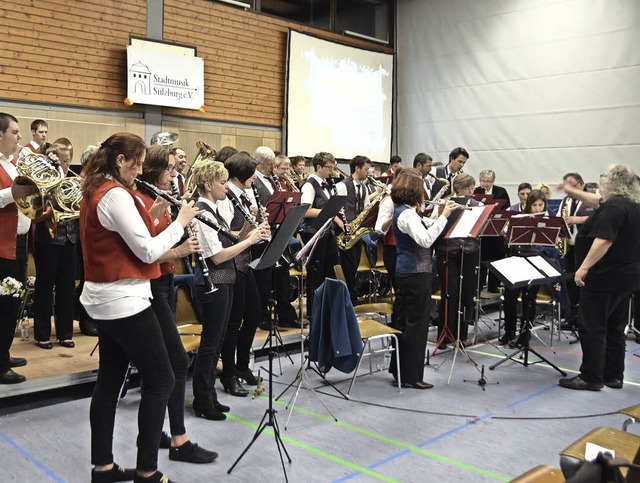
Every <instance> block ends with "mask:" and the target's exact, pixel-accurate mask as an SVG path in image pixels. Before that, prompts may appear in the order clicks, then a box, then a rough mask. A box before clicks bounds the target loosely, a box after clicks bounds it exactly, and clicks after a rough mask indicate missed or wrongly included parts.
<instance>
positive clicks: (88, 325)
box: [79, 318, 98, 337]
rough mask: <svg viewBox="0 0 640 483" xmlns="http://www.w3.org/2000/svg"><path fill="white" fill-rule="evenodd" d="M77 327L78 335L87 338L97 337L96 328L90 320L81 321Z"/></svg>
mask: <svg viewBox="0 0 640 483" xmlns="http://www.w3.org/2000/svg"><path fill="white" fill-rule="evenodd" d="M79 326H80V333H82V334H84V335H88V336H89V337H98V328H97V327H96V324H95V322H94V321H93V320H92V319H84V318H83V319H81V320H80V323H79Z"/></svg>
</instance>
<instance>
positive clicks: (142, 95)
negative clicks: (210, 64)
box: [127, 45, 204, 109]
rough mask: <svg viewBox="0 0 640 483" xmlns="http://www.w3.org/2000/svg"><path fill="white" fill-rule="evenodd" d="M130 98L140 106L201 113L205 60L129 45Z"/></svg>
mask: <svg viewBox="0 0 640 483" xmlns="http://www.w3.org/2000/svg"><path fill="white" fill-rule="evenodd" d="M127 98H128V99H130V100H131V101H132V102H134V103H139V104H151V105H154V106H166V107H178V108H182V109H200V108H202V107H203V105H204V60H203V59H202V58H200V57H191V56H185V55H180V54H176V53H172V52H162V51H158V50H152V49H145V48H140V47H137V46H134V45H128V46H127Z"/></svg>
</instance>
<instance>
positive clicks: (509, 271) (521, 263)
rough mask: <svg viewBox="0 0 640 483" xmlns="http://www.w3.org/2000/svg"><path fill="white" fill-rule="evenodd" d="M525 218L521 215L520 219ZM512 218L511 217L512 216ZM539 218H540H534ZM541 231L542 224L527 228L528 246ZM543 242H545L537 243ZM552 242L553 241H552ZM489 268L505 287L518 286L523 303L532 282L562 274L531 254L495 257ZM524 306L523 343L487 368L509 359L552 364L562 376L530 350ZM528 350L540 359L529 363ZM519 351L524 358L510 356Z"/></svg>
mask: <svg viewBox="0 0 640 483" xmlns="http://www.w3.org/2000/svg"><path fill="white" fill-rule="evenodd" d="M524 219H526V218H523V220H524ZM512 220H513V219H512ZM536 221H542V220H536ZM512 228H515V227H514V226H513V225H512V226H511V227H510V230H509V231H510V233H511V234H512ZM544 230H545V227H541V228H540V229H537V228H535V227H531V228H530V229H529V232H530V233H529V235H528V240H529V245H536V243H535V240H536V238H538V239H540V240H542V238H543V237H544V238H546V235H544V236H542V235H539V234H540V233H541V232H542V231H544ZM518 240H519V244H520V245H525V244H526V243H525V234H524V233H520V234H519V235H518ZM540 244H541V245H544V244H545V243H540ZM553 244H555V241H554V242H553ZM489 269H490V270H491V271H493V273H494V274H495V275H496V276H497V277H498V278H499V279H500V280H501V281H502V283H504V284H505V287H507V288H509V289H516V288H522V289H523V294H522V301H523V304H528V303H529V297H528V291H529V288H530V287H532V286H536V285H541V284H543V283H549V282H552V281H555V280H557V279H558V278H560V277H561V276H562V274H561V273H560V272H558V270H557V269H556V268H555V267H554V266H553V265H552V264H551V263H549V261H548V260H547V259H545V258H544V257H542V256H541V255H536V256H531V257H508V258H504V259H502V260H496V261H495V262H490V263H489ZM528 313H529V310H528V307H524V308H523V329H522V332H521V335H522V342H523V345H522V347H521V348H519V349H518V350H516V351H515V352H513V353H511V354H508V355H507V356H506V357H505V358H504V359H502V360H501V361H498V362H497V363H495V364H493V365H492V366H489V369H490V370H493V369H495V368H496V367H498V366H499V365H500V364H502V363H503V362H505V361H508V360H512V361H515V362H517V363H519V364H522V365H523V366H525V367H527V366H528V365H529V364H538V363H541V362H544V363H546V364H549V365H550V366H551V367H553V368H554V369H555V370H556V371H558V372H559V373H560V374H562V375H563V376H566V375H567V373H566V372H564V371H563V370H562V369H560V368H559V367H558V366H556V365H555V364H553V363H552V362H551V361H550V360H548V359H546V358H545V357H543V356H542V355H540V354H539V353H538V352H536V351H535V350H534V349H532V348H531V347H530V345H529V342H530V340H531V324H532V323H533V321H532V320H527V317H528ZM529 352H531V353H533V354H535V355H536V356H537V357H538V358H539V359H540V360H538V361H534V362H529ZM520 353H522V354H523V357H524V360H523V361H519V360H517V359H515V358H514V357H515V356H516V355H518V354H520Z"/></svg>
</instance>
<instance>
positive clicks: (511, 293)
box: [503, 288, 520, 334]
mask: <svg viewBox="0 0 640 483" xmlns="http://www.w3.org/2000/svg"><path fill="white" fill-rule="evenodd" d="M519 293H520V289H519V288H505V290H504V303H503V308H504V331H505V332H506V333H509V334H515V333H516V328H517V327H516V325H517V324H516V321H517V320H518V294H519Z"/></svg>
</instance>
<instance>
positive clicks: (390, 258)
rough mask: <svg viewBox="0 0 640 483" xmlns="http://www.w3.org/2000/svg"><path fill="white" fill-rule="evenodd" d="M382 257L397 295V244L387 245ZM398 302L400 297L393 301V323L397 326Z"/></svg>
mask: <svg viewBox="0 0 640 483" xmlns="http://www.w3.org/2000/svg"><path fill="white" fill-rule="evenodd" d="M382 258H383V260H384V268H386V269H387V273H388V274H389V280H390V281H391V286H392V287H393V292H394V293H395V294H396V295H397V293H398V286H397V284H396V258H397V254H396V246H395V245H385V246H384V250H383V252H382ZM397 304H398V297H397V296H396V298H395V299H394V301H393V312H392V313H391V325H392V326H394V327H395V323H396V313H397V310H398V308H397Z"/></svg>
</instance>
